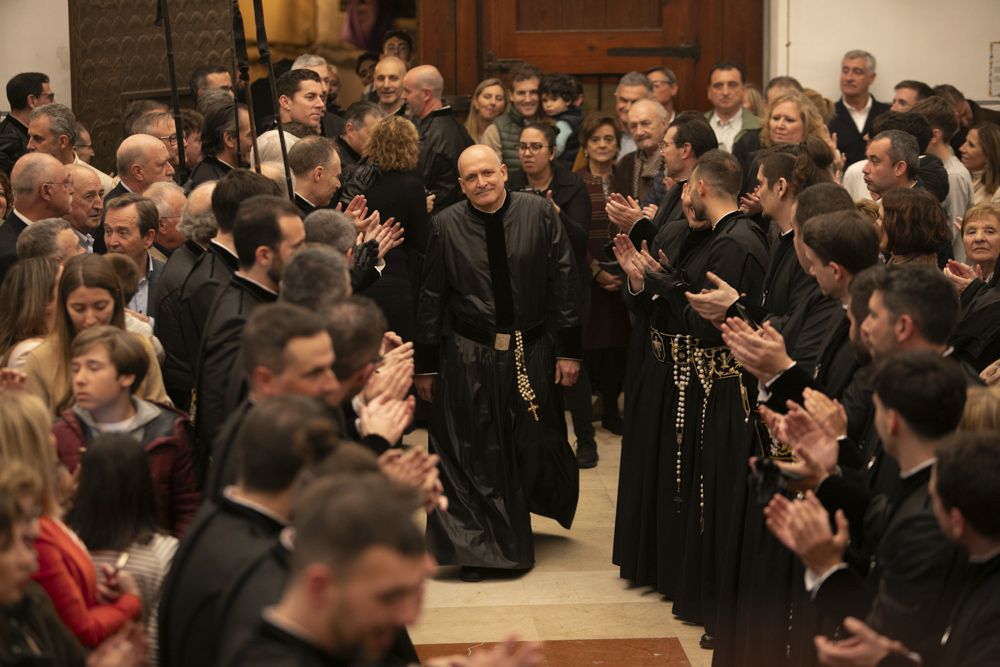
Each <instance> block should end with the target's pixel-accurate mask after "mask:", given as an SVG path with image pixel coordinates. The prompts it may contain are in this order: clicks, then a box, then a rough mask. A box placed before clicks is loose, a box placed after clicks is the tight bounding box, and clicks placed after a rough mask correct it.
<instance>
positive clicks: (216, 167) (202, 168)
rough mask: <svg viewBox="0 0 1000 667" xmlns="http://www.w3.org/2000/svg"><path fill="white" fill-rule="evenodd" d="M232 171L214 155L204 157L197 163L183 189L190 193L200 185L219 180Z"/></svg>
mask: <svg viewBox="0 0 1000 667" xmlns="http://www.w3.org/2000/svg"><path fill="white" fill-rule="evenodd" d="M232 170H233V168H232V167H230V166H229V165H228V164H226V163H225V162H223V161H222V160H220V159H219V158H217V157H215V156H214V155H206V156H205V159H203V160H202V161H201V162H199V163H198V166H197V167H195V168H194V171H193V172H191V178H190V180H188V182H187V184H186V185H185V188H186V189H187V190H188V191H189V192H190V191H191V190H194V189H195V188H196V187H198V186H199V185H201V184H202V183H207V182H208V181H217V180H219V179H220V178H222V177H223V176H225V175H226V174H228V173H229V172H231V171H232Z"/></svg>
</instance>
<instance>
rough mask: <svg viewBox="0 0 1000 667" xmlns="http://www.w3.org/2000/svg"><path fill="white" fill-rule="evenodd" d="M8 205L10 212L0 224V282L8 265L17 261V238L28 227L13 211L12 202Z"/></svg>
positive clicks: (10, 265) (12, 264)
mask: <svg viewBox="0 0 1000 667" xmlns="http://www.w3.org/2000/svg"><path fill="white" fill-rule="evenodd" d="M8 206H10V207H11V209H10V213H8V214H7V217H6V219H4V221H3V224H2V225H0V283H2V282H3V279H4V276H6V275H7V271H9V270H10V267H12V266H14V264H15V262H17V238H18V237H19V236H20V235H21V232H23V231H24V230H25V229H27V228H28V225H26V224H24V221H23V220H21V218H19V217H18V216H17V214H15V213H14V207H13V204H11V203H8Z"/></svg>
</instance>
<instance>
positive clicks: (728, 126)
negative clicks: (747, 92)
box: [705, 60, 764, 152]
mask: <svg viewBox="0 0 1000 667" xmlns="http://www.w3.org/2000/svg"><path fill="white" fill-rule="evenodd" d="M745 84H746V78H745V77H744V75H743V67H742V66H741V65H739V64H737V63H734V62H732V61H729V60H723V61H722V62H720V63H718V64H717V65H716V66H715V67H714V68H712V71H711V72H710V73H709V80H708V101H709V102H711V103H712V111H708V112H706V113H705V118H706V119H707V120H708V122H709V124H710V125H711V126H712V129H713V130H715V136H716V138H717V139H718V140H719V146H718V147H719V148H721V149H722V150H724V151H729V152H732V150H733V145H734V144H735V143H736V142H737V141H739V140H740V137H742V136H743V135H744V134H746V133H747V132H753V131H756V130H759V129H760V128H762V127H763V126H764V121H762V120H761V119H760V118H758V117H757V116H755V115H753V113H752V112H751V111H749V110H748V109H746V108H745V107H744V106H743V92H744V86H745Z"/></svg>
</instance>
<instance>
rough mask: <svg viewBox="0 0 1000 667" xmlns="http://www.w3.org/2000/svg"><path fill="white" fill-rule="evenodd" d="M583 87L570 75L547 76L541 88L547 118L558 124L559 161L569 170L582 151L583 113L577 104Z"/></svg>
mask: <svg viewBox="0 0 1000 667" xmlns="http://www.w3.org/2000/svg"><path fill="white" fill-rule="evenodd" d="M580 92H581V91H580V84H579V82H577V80H576V79H574V78H573V77H571V76H570V75H568V74H546V75H544V76H543V77H542V81H541V83H540V84H539V86H538V93H539V95H540V96H541V99H542V109H543V110H544V111H545V115H546V116H548V117H549V118H551V119H552V120H554V121H555V123H556V132H557V136H556V146H555V153H556V159H557V160H559V162H560V163H561V164H562V165H563V166H564V167H566V168H567V169H572V168H573V163H574V162H575V161H576V154H577V153H578V152H579V150H580V139H579V134H580V123H581V122H582V121H583V111H581V110H580V108H579V107H578V106H577V105H576V101H577V99H578V98H579V97H580Z"/></svg>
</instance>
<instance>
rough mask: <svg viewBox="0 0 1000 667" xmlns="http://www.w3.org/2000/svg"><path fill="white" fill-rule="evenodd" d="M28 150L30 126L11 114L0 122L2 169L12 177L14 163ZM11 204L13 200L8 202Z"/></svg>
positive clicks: (0, 164)
mask: <svg viewBox="0 0 1000 667" xmlns="http://www.w3.org/2000/svg"><path fill="white" fill-rule="evenodd" d="M27 152H28V127H27V126H26V125H25V124H24V123H22V122H21V121H19V120H18V119H16V118H14V116H12V115H11V114H7V117H6V118H4V119H3V121H2V122H0V171H2V172H3V173H5V174H7V177H8V178H9V177H10V172H11V171H13V169H14V163H15V162H17V161H18V160H19V159H20V158H21V156H22V155H24V154H25V153H27ZM7 205H8V206H10V205H11V202H7Z"/></svg>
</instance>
